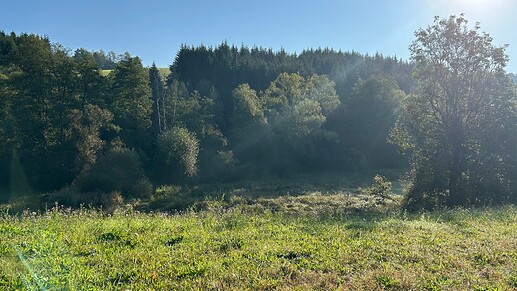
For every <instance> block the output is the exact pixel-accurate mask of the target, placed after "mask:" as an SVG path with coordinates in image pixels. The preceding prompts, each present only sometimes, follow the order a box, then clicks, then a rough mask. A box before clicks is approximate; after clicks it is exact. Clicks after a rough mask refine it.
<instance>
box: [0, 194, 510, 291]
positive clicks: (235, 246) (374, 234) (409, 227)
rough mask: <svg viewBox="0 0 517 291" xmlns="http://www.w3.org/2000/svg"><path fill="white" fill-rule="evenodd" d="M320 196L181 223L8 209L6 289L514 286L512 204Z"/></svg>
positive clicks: (238, 206)
mask: <svg viewBox="0 0 517 291" xmlns="http://www.w3.org/2000/svg"><path fill="white" fill-rule="evenodd" d="M318 195H320V196H318ZM324 196H325V195H322V194H312V195H308V196H306V195H303V196H298V197H280V198H270V199H263V200H260V201H258V202H253V203H247V202H246V201H237V200H238V199H237V198H234V199H236V200H235V201H233V202H230V201H226V202H224V201H222V200H212V201H206V205H205V208H204V209H205V210H203V211H192V210H190V211H185V212H184V213H181V214H176V215H166V214H160V213H148V214H142V213H137V212H135V211H133V210H131V209H126V211H121V212H116V213H114V214H113V215H107V214H104V213H101V212H99V211H95V210H90V209H80V210H75V211H72V210H70V209H57V208H54V209H51V210H48V211H46V212H44V213H41V214H36V213H30V212H26V213H24V214H23V215H20V216H12V215H8V214H7V213H6V210H4V211H3V212H2V214H1V215H0V216H1V218H0V265H1V266H2V267H1V268H0V290H4V289H5V290H16V289H27V290H39V289H42V288H45V289H49V290H123V289H132V290H149V289H151V290H171V289H203V290H204V289H233V290H243V289H254V290H265V289H302V290H306V289H336V288H338V289H353V290H374V289H389V290H397V289H400V290H407V289H418V290H426V289H427V290H451V289H453V290H458V289H459V290H511V289H514V288H517V252H516V247H517V236H516V235H515V229H517V208H516V207H514V206H507V207H501V208H487V209H473V210H447V211H440V212H434V213H421V214H407V213H404V212H401V211H397V210H393V209H390V208H389V205H388V206H387V205H380V204H379V205H378V206H371V207H370V209H371V211H368V212H365V211H359V210H357V209H360V208H357V206H358V205H361V203H368V202H365V199H366V198H365V197H363V198H358V199H356V198H355V197H354V198H352V197H348V198H347V197H346V196H335V197H333V196H326V199H327V200H321V199H323V198H324ZM366 200H367V199H366ZM361 201H362V202H361ZM320 202H321V203H320ZM325 205H328V206H325ZM340 205H341V206H340ZM343 205H348V206H343ZM340 207H341V208H340Z"/></svg>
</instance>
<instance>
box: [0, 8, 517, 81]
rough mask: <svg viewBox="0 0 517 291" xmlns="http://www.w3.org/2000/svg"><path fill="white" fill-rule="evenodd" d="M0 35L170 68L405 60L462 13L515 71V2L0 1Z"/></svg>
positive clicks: (516, 26) (516, 58)
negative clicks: (252, 51)
mask: <svg viewBox="0 0 517 291" xmlns="http://www.w3.org/2000/svg"><path fill="white" fill-rule="evenodd" d="M0 7H1V12H0V15H1V16H0V30H3V31H5V32H11V31H15V32H17V33H19V32H28V33H36V34H40V35H46V36H48V37H49V38H50V40H51V41H53V42H58V43H60V44H62V45H63V46H65V47H68V48H70V49H72V50H75V49H76V48H80V47H83V48H86V49H89V50H99V49H103V50H105V51H115V52H116V53H123V52H126V51H127V52H129V53H131V54H132V55H137V56H139V57H140V58H141V59H142V60H143V62H144V64H145V65H150V64H151V63H152V62H153V61H154V62H156V64H157V65H158V66H159V67H166V66H168V65H170V64H171V63H172V62H173V60H174V56H175V55H176V52H177V50H178V48H179V46H180V45H181V44H187V45H199V44H205V45H209V46H216V45H218V44H220V43H221V42H222V41H224V40H226V41H227V42H228V43H229V44H235V45H237V46H240V45H241V44H244V45H246V46H248V47H252V46H262V47H266V48H272V49H274V50H277V49H280V48H284V49H285V50H287V51H288V52H301V51H302V50H303V49H305V48H318V47H330V48H334V49H341V50H355V51H358V52H360V53H369V54H374V53H376V52H379V53H382V54H384V55H390V56H393V55H396V56H397V57H400V58H403V59H407V58H409V52H408V46H409V44H410V43H411V42H412V41H413V39H414V32H415V31H416V30H417V29H418V28H420V27H426V26H428V25H430V24H431V23H432V22H433V17H434V16H435V15H438V16H441V17H447V16H449V15H451V14H456V15H457V14H459V13H462V12H464V13H465V16H466V18H467V19H468V20H469V21H470V22H471V23H472V24H474V23H475V22H480V23H481V29H482V30H483V31H486V32H488V33H490V34H491V36H492V37H493V38H494V44H496V45H503V44H509V45H510V46H509V48H508V49H507V53H508V55H509V56H510V63H509V64H508V71H510V72H517V33H515V29H516V28H517V17H515V12H516V11H517V1H516V0H298V1H294V0H293V1H291V0H256V1H246V0H210V1H208V0H207V1H201V0H184V1H176V0H170V1H166V0H160V1H158V0H147V1H136V0H126V1H115V0H88V1H86V0H69V1H64V0H0Z"/></svg>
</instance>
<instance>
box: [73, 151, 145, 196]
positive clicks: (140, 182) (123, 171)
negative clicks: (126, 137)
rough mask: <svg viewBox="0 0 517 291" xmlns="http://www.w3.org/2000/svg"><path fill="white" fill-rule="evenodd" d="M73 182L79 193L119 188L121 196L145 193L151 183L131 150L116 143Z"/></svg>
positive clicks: (117, 189) (112, 190)
mask: <svg viewBox="0 0 517 291" xmlns="http://www.w3.org/2000/svg"><path fill="white" fill-rule="evenodd" d="M75 185H76V186H77V187H78V189H79V191H80V192H82V193H86V192H96V191H99V192H104V193H111V192H114V191H119V192H121V194H122V195H123V196H124V197H132V198H140V197H148V196H149V195H151V193H152V185H151V183H150V182H149V180H148V179H147V177H146V176H145V174H144V170H143V169H142V166H141V164H140V158H139V156H138V154H137V153H136V152H135V151H134V150H129V149H127V148H123V147H117V148H113V149H111V150H109V151H108V152H107V153H105V154H104V155H102V156H101V157H100V158H99V159H98V161H97V162H96V163H95V164H93V166H92V167H91V168H89V169H88V170H86V171H84V172H83V173H81V174H80V175H79V177H77V179H76V181H75Z"/></svg>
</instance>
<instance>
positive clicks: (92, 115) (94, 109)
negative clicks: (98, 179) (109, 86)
mask: <svg viewBox="0 0 517 291" xmlns="http://www.w3.org/2000/svg"><path fill="white" fill-rule="evenodd" d="M70 119H71V120H72V122H71V126H72V130H73V131H74V132H75V134H76V135H77V136H78V137H77V141H76V147H77V150H78V155H77V157H76V168H77V170H78V172H80V171H83V170H86V169H89V168H90V167H91V166H92V165H93V164H95V162H96V161H97V157H98V152H99V151H100V150H101V149H102V147H103V146H104V144H105V141H104V140H102V138H101V135H100V134H101V129H107V128H108V127H110V126H111V121H112V119H113V114H112V113H111V112H109V111H108V110H107V109H101V108H99V107H98V106H97V105H91V104H87V105H86V106H85V108H84V109H83V110H78V109H75V110H71V111H70Z"/></svg>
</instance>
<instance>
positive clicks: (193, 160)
mask: <svg viewBox="0 0 517 291" xmlns="http://www.w3.org/2000/svg"><path fill="white" fill-rule="evenodd" d="M158 146H159V148H160V151H161V153H162V155H163V156H164V157H165V161H166V163H167V164H168V165H173V164H175V163H177V164H178V165H179V166H180V167H181V169H182V170H183V172H184V174H185V175H186V176H187V177H192V176H194V175H196V173H197V170H198V166H197V162H198V155H199V140H198V139H197V137H196V135H195V134H194V133H192V132H190V131H188V130H187V129H186V128H184V127H173V128H172V129H171V130H169V131H166V132H165V133H163V134H162V135H160V138H159V143H158Z"/></svg>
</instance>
